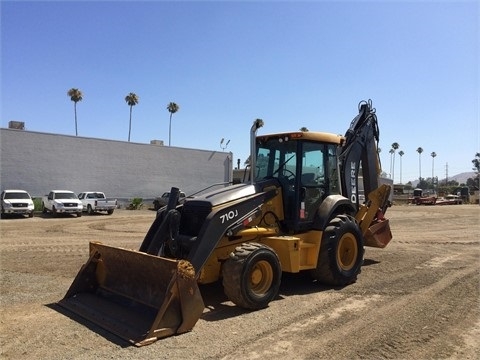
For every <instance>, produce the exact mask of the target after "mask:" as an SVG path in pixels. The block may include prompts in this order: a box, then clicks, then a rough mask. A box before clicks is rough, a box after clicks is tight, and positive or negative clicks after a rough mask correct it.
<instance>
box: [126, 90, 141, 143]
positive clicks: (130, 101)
mask: <svg viewBox="0 0 480 360" xmlns="http://www.w3.org/2000/svg"><path fill="white" fill-rule="evenodd" d="M125 101H126V103H127V105H128V106H130V122H129V124H128V141H129V142H130V133H131V131H132V108H133V107H134V106H135V105H137V104H138V101H139V97H138V95H137V94H135V93H132V92H131V93H129V94H128V95H127V96H125Z"/></svg>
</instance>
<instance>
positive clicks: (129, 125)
mask: <svg viewBox="0 0 480 360" xmlns="http://www.w3.org/2000/svg"><path fill="white" fill-rule="evenodd" d="M131 131H132V105H130V122H129V124H128V142H130V132H131Z"/></svg>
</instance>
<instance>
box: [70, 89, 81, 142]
mask: <svg viewBox="0 0 480 360" xmlns="http://www.w3.org/2000/svg"><path fill="white" fill-rule="evenodd" d="M67 95H68V96H70V100H72V101H73V103H74V105H73V109H74V111H75V136H78V130H77V102H79V101H82V99H83V94H82V92H81V91H80V90H79V89H76V88H71V89H70V90H68V91H67Z"/></svg>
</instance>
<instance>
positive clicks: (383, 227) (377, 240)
mask: <svg viewBox="0 0 480 360" xmlns="http://www.w3.org/2000/svg"><path fill="white" fill-rule="evenodd" d="M390 240H392V232H391V231H390V223H389V221H388V219H383V220H379V221H377V222H375V223H374V224H373V225H371V226H370V227H369V228H368V229H367V232H366V233H365V241H364V244H365V246H371V247H378V248H384V247H385V246H387V245H388V243H389V242H390Z"/></svg>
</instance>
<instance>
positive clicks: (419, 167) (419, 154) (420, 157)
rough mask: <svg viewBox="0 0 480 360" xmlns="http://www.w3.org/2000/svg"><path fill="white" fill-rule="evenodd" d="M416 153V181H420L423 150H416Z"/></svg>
mask: <svg viewBox="0 0 480 360" xmlns="http://www.w3.org/2000/svg"><path fill="white" fill-rule="evenodd" d="M417 152H418V180H419V181H422V152H423V149H422V148H421V147H419V148H417Z"/></svg>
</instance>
